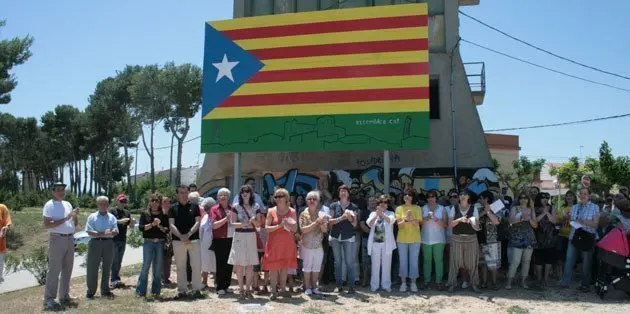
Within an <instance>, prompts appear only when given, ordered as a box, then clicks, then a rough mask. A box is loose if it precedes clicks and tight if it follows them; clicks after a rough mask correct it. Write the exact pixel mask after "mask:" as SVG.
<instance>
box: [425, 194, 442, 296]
mask: <svg viewBox="0 0 630 314" xmlns="http://www.w3.org/2000/svg"><path fill="white" fill-rule="evenodd" d="M437 199H438V193H437V191H435V190H431V191H429V192H428V193H427V205H424V207H423V208H422V230H421V236H422V252H423V254H422V255H423V261H424V262H423V269H424V283H423V284H422V288H423V289H425V288H426V287H427V286H428V285H429V283H430V282H431V273H432V272H433V269H432V268H433V262H435V284H436V286H437V288H438V290H442V289H443V286H442V279H443V278H444V244H445V243H446V226H447V224H448V215H447V214H446V210H445V209H444V207H442V205H440V204H438V202H437Z"/></svg>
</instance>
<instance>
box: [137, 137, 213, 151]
mask: <svg viewBox="0 0 630 314" xmlns="http://www.w3.org/2000/svg"><path fill="white" fill-rule="evenodd" d="M200 138H201V135H199V136H196V137H193V138H191V139H188V140H185V141H184V144H186V143H190V142H192V141H194V140H197V139H200ZM139 147H140V145H138V147H135V149H138V148H139ZM168 148H171V145H168V146H162V147H155V148H153V150H154V151H155V150H162V149H168Z"/></svg>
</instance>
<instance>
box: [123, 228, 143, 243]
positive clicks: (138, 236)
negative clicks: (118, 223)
mask: <svg viewBox="0 0 630 314" xmlns="http://www.w3.org/2000/svg"><path fill="white" fill-rule="evenodd" d="M143 243H144V238H142V231H140V230H138V228H136V227H133V228H131V230H129V234H127V244H128V245H129V246H131V247H132V248H138V247H141V246H142V244H143Z"/></svg>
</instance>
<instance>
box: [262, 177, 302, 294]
mask: <svg viewBox="0 0 630 314" xmlns="http://www.w3.org/2000/svg"><path fill="white" fill-rule="evenodd" d="M273 198H274V201H275V203H276V207H273V208H270V209H269V212H268V213H267V220H266V221H265V229H267V232H268V233H269V236H268V239H267V244H266V245H265V257H264V258H263V269H264V270H267V271H269V277H270V278H269V279H270V281H271V297H270V299H271V300H275V299H277V298H278V284H279V285H280V292H281V293H282V295H283V296H287V297H290V295H288V294H287V293H286V290H285V287H286V284H287V271H288V270H289V269H291V268H293V269H295V268H297V247H296V245H295V240H294V237H293V233H294V232H295V231H296V229H297V218H296V214H295V209H293V208H291V207H290V206H289V192H287V190H285V189H277V190H276V191H275V192H274V196H273Z"/></svg>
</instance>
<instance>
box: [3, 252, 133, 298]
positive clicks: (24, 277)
mask: <svg viewBox="0 0 630 314" xmlns="http://www.w3.org/2000/svg"><path fill="white" fill-rule="evenodd" d="M84 260H85V255H84V256H75V259H74V267H73V269H72V277H73V278H74V277H79V276H85V268H84V267H81V266H80V265H81V264H83V261H84ZM141 262H142V247H139V248H132V247H130V246H127V249H126V250H125V256H124V257H123V261H122V266H128V265H133V264H137V263H141ZM37 285H38V284H37V280H36V279H35V277H34V276H33V275H31V273H29V272H28V271H25V270H22V271H18V272H15V273H11V274H8V275H6V276H4V282H3V283H0V294H2V293H5V292H10V291H16V290H21V289H25V288H30V287H35V286H37Z"/></svg>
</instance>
